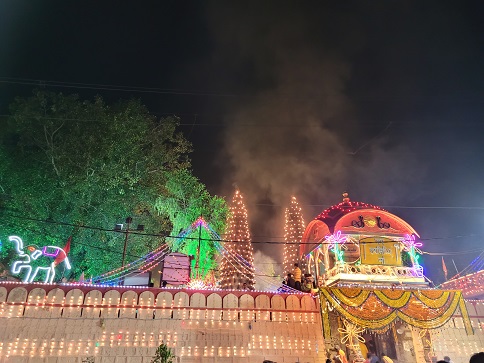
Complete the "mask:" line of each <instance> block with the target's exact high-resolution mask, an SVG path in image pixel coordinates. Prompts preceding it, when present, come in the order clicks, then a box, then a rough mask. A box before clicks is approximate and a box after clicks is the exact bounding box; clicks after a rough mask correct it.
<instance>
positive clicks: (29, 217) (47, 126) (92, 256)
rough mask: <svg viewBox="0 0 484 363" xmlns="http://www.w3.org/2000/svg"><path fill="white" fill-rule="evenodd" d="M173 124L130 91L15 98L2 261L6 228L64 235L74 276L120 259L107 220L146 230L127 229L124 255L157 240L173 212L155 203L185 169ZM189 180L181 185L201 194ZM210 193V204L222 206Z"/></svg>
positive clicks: (6, 138) (118, 238)
mask: <svg viewBox="0 0 484 363" xmlns="http://www.w3.org/2000/svg"><path fill="white" fill-rule="evenodd" d="M178 124H179V121H178V119H177V118H175V117H168V118H163V119H157V118H156V117H154V116H152V115H150V114H149V112H148V110H147V109H146V107H145V106H143V105H142V104H141V103H140V102H139V101H137V100H130V101H123V102H119V103H117V104H115V105H112V106H110V105H107V104H106V103H105V102H104V101H103V100H102V99H101V98H100V97H97V98H95V99H94V100H93V101H82V100H80V99H79V98H78V97H77V96H75V95H63V94H55V93H49V92H44V91H38V92H35V93H34V96H33V97H30V98H23V99H17V100H16V101H15V102H14V103H13V104H12V105H11V117H10V118H9V119H8V123H7V125H5V127H2V129H1V131H0V137H1V139H2V143H1V146H0V158H1V160H2V163H0V207H1V209H0V216H1V218H2V221H3V223H2V235H1V236H0V239H1V240H2V241H3V245H4V247H6V248H4V249H3V250H2V252H1V255H0V257H2V258H3V259H4V260H7V261H4V265H6V264H8V260H9V259H11V251H10V250H9V247H10V246H8V241H6V236H8V235H11V234H16V235H19V236H21V237H22V238H23V240H24V242H25V244H26V245H28V244H37V245H39V246H43V245H57V246H60V247H63V245H64V243H65V241H66V240H67V238H68V237H69V236H72V244H71V252H70V254H69V257H70V259H71V263H72V265H73V271H71V273H73V276H76V277H77V276H79V275H80V274H81V272H84V273H85V276H86V278H88V277H89V276H91V275H94V276H95V275H98V274H100V273H103V272H106V271H109V270H111V269H113V268H116V267H119V266H120V265H121V259H122V250H123V245H124V240H125V234H124V233H119V232H114V231H113V226H114V224H115V223H123V222H124V220H125V218H126V217H128V216H131V217H133V222H134V223H135V224H143V225H144V226H145V231H146V233H144V234H140V233H132V234H130V235H129V239H128V250H127V259H126V260H127V262H129V261H130V260H134V259H136V258H138V257H140V256H142V255H144V254H146V253H147V252H148V251H151V250H153V249H155V248H156V247H158V246H159V245H160V244H162V243H164V242H165V238H164V237H163V236H166V235H168V234H169V233H171V232H172V230H173V227H174V225H176V224H177V223H178V221H177V219H176V218H173V217H174V216H175V214H176V213H172V214H171V215H170V213H168V212H167V211H165V210H163V209H160V208H157V207H155V204H156V203H157V201H158V200H162V199H164V198H170V197H172V195H171V193H174V188H173V187H170V186H169V185H171V184H170V183H173V180H174V178H177V176H178V175H180V173H182V174H183V175H187V176H191V177H192V178H193V176H192V175H191V171H190V161H189V158H188V154H189V152H191V145H190V143H189V142H188V141H187V140H186V139H185V138H184V137H183V135H182V134H181V133H180V132H179V131H177V127H178ZM195 181H196V182H195ZM195 181H194V182H193V184H191V185H187V187H192V188H196V192H197V193H198V194H199V195H201V194H203V193H206V195H208V193H207V192H206V190H205V187H204V186H203V185H202V184H201V183H200V182H198V180H196V179H195ZM185 192H186V193H187V194H189V193H190V191H185ZM204 195H205V194H204ZM208 197H209V196H207V198H208ZM216 200H217V203H213V204H212V206H213V207H221V208H222V209H223V207H224V203H223V200H220V199H216ZM211 213H212V215H213V216H214V218H217V217H218V213H219V212H211ZM221 214H223V213H222V212H221ZM222 220H223V219H222ZM89 226H93V227H95V228H88V227H89Z"/></svg>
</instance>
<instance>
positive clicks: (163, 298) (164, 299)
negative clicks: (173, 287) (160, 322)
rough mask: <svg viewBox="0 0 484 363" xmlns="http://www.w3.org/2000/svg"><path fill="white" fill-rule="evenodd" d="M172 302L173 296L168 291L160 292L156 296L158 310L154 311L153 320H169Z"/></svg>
mask: <svg viewBox="0 0 484 363" xmlns="http://www.w3.org/2000/svg"><path fill="white" fill-rule="evenodd" d="M172 302H173V295H172V294H171V293H170V292H168V291H163V292H160V293H159V294H158V295H157V296H156V307H157V308H160V309H156V310H155V319H171V313H172V310H171V305H172Z"/></svg>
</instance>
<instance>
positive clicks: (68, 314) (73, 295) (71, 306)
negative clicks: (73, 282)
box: [62, 289, 85, 318]
mask: <svg viewBox="0 0 484 363" xmlns="http://www.w3.org/2000/svg"><path fill="white" fill-rule="evenodd" d="M83 303H84V293H83V292H82V291H81V290H79V289H72V290H69V291H67V294H66V299H65V307H64V311H63V312H62V316H63V317H65V318H79V317H80V316H81V315H83V314H82V313H84V310H85V309H84V308H82V309H80V308H79V306H80V305H82V304H83Z"/></svg>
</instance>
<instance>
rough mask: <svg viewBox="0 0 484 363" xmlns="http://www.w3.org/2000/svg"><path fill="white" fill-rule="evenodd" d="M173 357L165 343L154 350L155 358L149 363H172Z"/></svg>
mask: <svg viewBox="0 0 484 363" xmlns="http://www.w3.org/2000/svg"><path fill="white" fill-rule="evenodd" d="M174 358H175V355H174V354H173V352H172V351H171V349H170V348H168V346H167V345H166V344H165V343H161V345H160V346H159V347H158V348H156V352H155V356H154V357H153V359H152V360H151V363H173V359H174Z"/></svg>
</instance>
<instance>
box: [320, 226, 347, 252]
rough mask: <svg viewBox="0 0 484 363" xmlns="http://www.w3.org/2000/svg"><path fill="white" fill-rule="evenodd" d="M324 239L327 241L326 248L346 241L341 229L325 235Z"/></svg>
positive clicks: (331, 247)
mask: <svg viewBox="0 0 484 363" xmlns="http://www.w3.org/2000/svg"><path fill="white" fill-rule="evenodd" d="M324 238H326V241H328V242H329V245H328V249H330V250H332V249H333V248H334V247H335V245H336V244H343V243H345V242H346V236H342V235H341V231H337V232H336V233H333V234H330V235H327V236H325V237H324Z"/></svg>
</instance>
